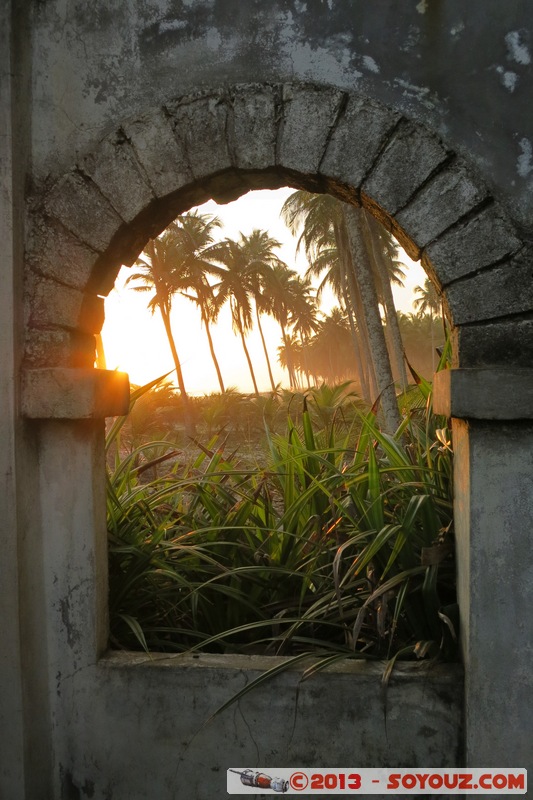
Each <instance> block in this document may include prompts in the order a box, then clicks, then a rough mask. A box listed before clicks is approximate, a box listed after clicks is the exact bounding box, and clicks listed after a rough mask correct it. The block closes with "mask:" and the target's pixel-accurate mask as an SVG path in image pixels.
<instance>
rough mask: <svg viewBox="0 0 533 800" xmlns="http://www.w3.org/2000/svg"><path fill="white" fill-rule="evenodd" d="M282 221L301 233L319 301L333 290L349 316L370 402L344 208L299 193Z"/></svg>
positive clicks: (325, 197) (331, 199)
mask: <svg viewBox="0 0 533 800" xmlns="http://www.w3.org/2000/svg"><path fill="white" fill-rule="evenodd" d="M281 217H282V219H283V220H284V222H285V224H286V225H287V226H288V227H289V229H290V230H291V231H292V233H293V234H294V235H297V234H298V233H299V232H300V231H301V233H300V235H299V238H298V242H297V250H298V249H300V248H301V247H302V246H303V247H304V250H305V254H306V256H307V259H308V261H309V265H310V266H309V269H308V270H307V273H306V274H307V276H313V277H317V278H320V277H322V280H321V282H320V284H319V286H318V289H317V297H320V295H321V294H322V292H323V290H324V289H325V287H326V285H329V286H331V288H332V290H333V292H334V294H335V296H336V297H337V299H338V301H339V303H340V304H341V306H343V307H344V308H345V309H346V311H347V313H348V319H349V323H350V330H351V336H352V342H353V353H354V359H355V363H356V368H357V373H358V376H359V383H360V386H361V391H362V393H363V397H365V398H366V399H367V400H368V401H370V391H369V376H368V370H372V359H371V354H370V349H369V347H368V342H367V340H366V329H365V327H364V324H362V325H360V326H359V328H358V326H357V325H356V322H355V316H356V314H357V315H358V316H359V318H361V310H360V298H359V296H358V291H357V287H356V285H355V282H354V280H353V277H352V275H351V269H350V268H349V265H350V264H351V256H350V252H349V244H348V238H347V234H346V227H345V224H344V219H343V216H342V204H341V203H339V202H338V201H337V200H336V199H335V198H334V197H331V196H330V195H318V194H313V193H311V192H305V191H296V192H293V194H291V195H290V196H289V197H288V198H287V200H286V201H285V203H284V205H283V207H282V210H281ZM356 309H357V310H356ZM363 352H364V354H365V357H364V359H363V357H362V353H363Z"/></svg>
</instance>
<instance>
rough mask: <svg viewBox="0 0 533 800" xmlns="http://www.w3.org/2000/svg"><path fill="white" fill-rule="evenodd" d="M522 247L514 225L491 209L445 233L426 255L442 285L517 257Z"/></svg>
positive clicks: (425, 259) (425, 261)
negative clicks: (511, 256)
mask: <svg viewBox="0 0 533 800" xmlns="http://www.w3.org/2000/svg"><path fill="white" fill-rule="evenodd" d="M519 247H520V240H519V239H518V238H517V236H516V234H515V232H514V229H513V227H512V225H511V223H510V222H509V221H508V220H507V219H506V218H505V217H504V216H503V213H502V212H501V211H500V210H498V209H497V208H495V207H494V206H490V207H489V208H486V209H484V210H483V211H480V212H479V214H477V215H476V216H475V217H472V218H471V219H469V220H467V221H466V222H463V223H460V224H459V225H457V226H455V227H454V228H452V229H451V230H449V231H447V232H446V233H444V234H443V235H442V236H441V237H440V238H439V239H437V241H436V242H434V243H433V244H432V245H430V246H429V247H428V248H427V250H426V251H425V253H424V256H423V259H422V263H423V264H424V265H428V263H429V265H430V266H432V267H433V269H434V270H435V272H436V273H437V275H438V277H439V280H440V282H441V284H442V285H446V284H447V283H450V282H451V281H454V280H457V278H461V277H463V276H464V275H469V274H470V273H472V272H476V270H478V269H482V268H483V267H489V266H490V265H491V264H494V263H495V262H496V261H499V260H500V259H502V258H505V256H507V255H510V254H511V253H514V252H515V251H516V250H518V248H519Z"/></svg>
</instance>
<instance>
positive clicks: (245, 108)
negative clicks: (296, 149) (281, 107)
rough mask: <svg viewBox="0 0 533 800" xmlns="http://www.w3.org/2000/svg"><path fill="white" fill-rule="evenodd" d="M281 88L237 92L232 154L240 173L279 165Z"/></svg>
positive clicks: (242, 87) (259, 87)
mask: <svg viewBox="0 0 533 800" xmlns="http://www.w3.org/2000/svg"><path fill="white" fill-rule="evenodd" d="M279 94H280V89H279V87H276V86H272V85H263V84H243V85H237V86H235V87H234V88H233V90H232V92H231V95H230V103H231V110H232V114H231V119H230V130H231V143H230V146H231V150H232V153H233V159H234V163H235V166H236V167H237V168H239V169H251V170H260V169H267V168H269V167H272V165H273V164H275V163H276V140H277V131H278V121H279V120H278V116H277V106H278V95H279Z"/></svg>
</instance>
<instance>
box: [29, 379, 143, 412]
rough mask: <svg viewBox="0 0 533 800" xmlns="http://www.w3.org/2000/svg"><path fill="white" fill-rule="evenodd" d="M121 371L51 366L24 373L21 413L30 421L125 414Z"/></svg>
mask: <svg viewBox="0 0 533 800" xmlns="http://www.w3.org/2000/svg"><path fill="white" fill-rule="evenodd" d="M129 401H130V392H129V379H128V376H127V374H126V373H125V372H111V371H109V370H98V369H67V368H64V367H53V368H45V369H35V370H25V372H24V373H23V377H22V413H23V415H24V416H26V417H28V418H30V419H101V418H103V417H114V416H117V415H122V414H127V412H128V408H129Z"/></svg>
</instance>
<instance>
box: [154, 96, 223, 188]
mask: <svg viewBox="0 0 533 800" xmlns="http://www.w3.org/2000/svg"><path fill="white" fill-rule="evenodd" d="M167 110H168V112H169V113H170V115H171V116H172V117H173V118H174V133H175V135H176V136H177V137H178V139H179V141H180V142H181V143H182V145H183V147H184V149H185V152H186V154H187V159H188V162H189V165H190V168H191V172H192V174H193V176H194V178H196V179H199V180H201V179H203V178H207V177H209V176H210V175H213V174H214V173H216V172H221V171H222V170H224V169H229V168H230V167H231V166H232V161H231V156H230V152H229V148H228V142H227V136H226V131H227V127H228V106H227V103H226V98H225V96H224V95H223V94H222V93H217V94H211V95H207V96H205V97H193V98H182V99H180V100H178V101H176V102H175V103H169V104H168V105H167Z"/></svg>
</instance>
